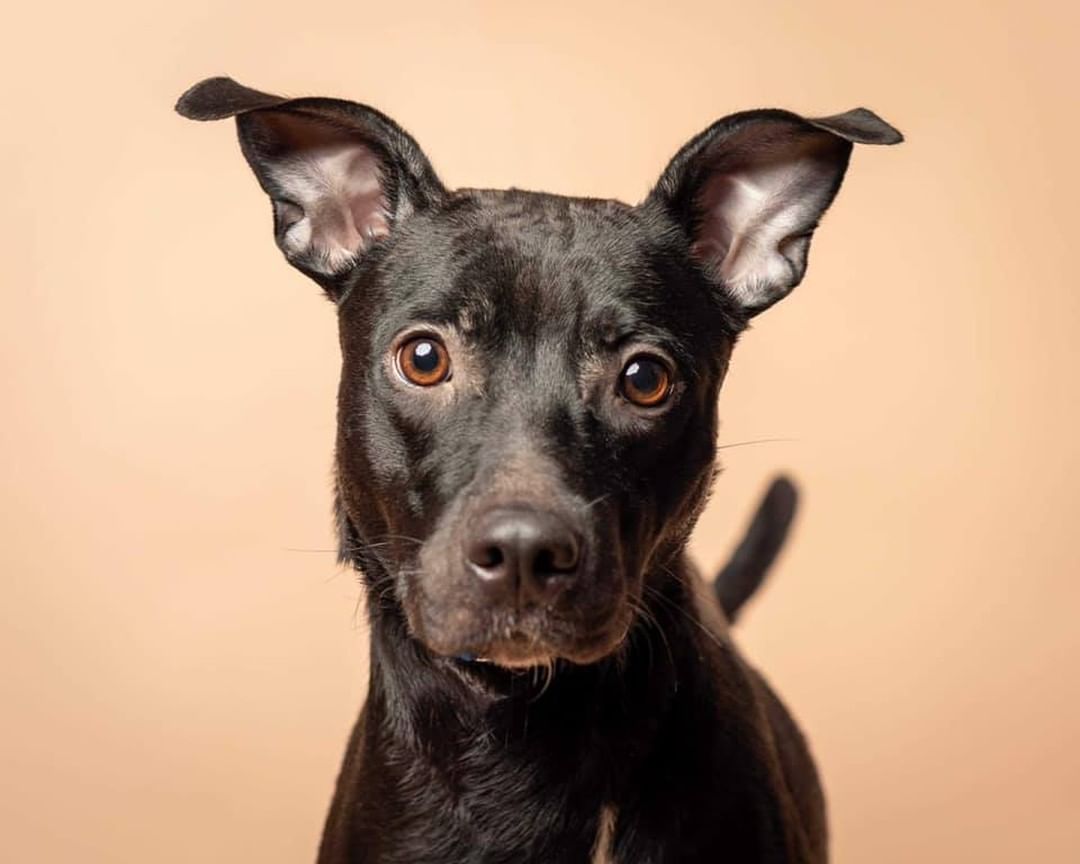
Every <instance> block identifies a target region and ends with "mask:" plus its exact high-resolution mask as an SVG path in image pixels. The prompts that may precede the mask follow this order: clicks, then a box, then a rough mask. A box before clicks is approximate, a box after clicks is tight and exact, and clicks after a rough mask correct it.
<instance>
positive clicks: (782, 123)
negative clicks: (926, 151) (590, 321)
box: [647, 108, 903, 314]
mask: <svg viewBox="0 0 1080 864" xmlns="http://www.w3.org/2000/svg"><path fill="white" fill-rule="evenodd" d="M902 140H903V136H902V135H901V134H900V133H899V132H898V131H897V130H896V129H894V128H893V127H892V126H890V125H889V124H888V123H886V122H885V121H884V120H882V119H881V118H880V117H878V116H877V115H876V114H874V113H873V112H872V111H869V110H867V109H866V108H856V109H854V110H852V111H848V112H846V113H844V114H837V115H835V116H832V117H822V118H817V119H806V118H803V117H800V116H798V115H797V114H792V113H790V112H788V111H780V110H775V109H767V110H758V111H746V112H743V113H739V114H732V115H730V116H728V117H725V118H723V119H722V120H719V121H717V122H716V123H714V124H713V125H712V126H710V127H709V128H708V129H706V130H705V131H704V132H702V133H700V134H699V135H697V136H696V137H695V138H693V139H692V140H691V141H689V142H688V143H687V144H686V145H685V146H684V147H683V148H682V149H681V150H680V151H679V152H678V153H677V154H676V155H675V157H674V158H673V159H672V160H671V162H670V163H669V164H668V166H667V169H666V170H665V171H664V173H663V175H662V176H661V177H660V180H659V182H658V183H657V185H656V187H655V188H654V189H653V190H652V192H651V193H650V194H649V198H648V199H647V204H649V205H658V206H661V207H663V208H664V209H665V210H666V211H667V212H668V213H669V214H670V215H672V216H673V217H674V218H675V219H676V221H677V222H678V223H679V224H680V225H681V226H682V227H683V229H684V230H685V231H686V232H687V235H688V241H689V244H690V253H691V255H692V256H693V258H694V259H695V260H696V261H697V262H698V263H699V264H700V265H701V267H702V268H703V270H704V272H705V274H706V275H707V276H708V277H709V279H710V280H712V281H713V282H714V283H716V284H717V285H718V286H720V287H721V289H722V290H725V291H726V292H727V293H729V294H730V295H731V296H732V297H733V298H734V299H735V300H736V302H738V303H739V304H740V305H741V306H742V307H743V308H744V309H745V310H746V312H747V313H748V314H756V313H758V312H760V311H762V310H763V309H766V308H767V307H769V306H771V305H772V304H773V303H775V302H776V301H777V300H779V299H781V298H782V297H784V296H785V295H786V294H788V293H789V292H790V291H791V290H792V289H793V288H794V287H795V286H796V285H798V284H799V282H800V281H801V280H802V278H803V274H804V272H805V271H806V259H807V252H808V251H809V248H810V237H811V235H812V234H813V232H814V229H815V228H816V227H817V224H818V221H819V220H820V218H821V216H822V214H823V213H824V212H825V210H826V209H827V208H828V206H829V205H830V204H831V203H832V200H833V198H834V197H835V196H836V193H837V191H838V190H839V189H840V183H841V181H842V180H843V178H844V172H845V170H846V169H847V164H848V159H849V158H850V156H851V148H852V144H853V143H858V144H898V143H900V142H901V141H902Z"/></svg>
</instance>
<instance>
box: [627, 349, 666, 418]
mask: <svg viewBox="0 0 1080 864" xmlns="http://www.w3.org/2000/svg"><path fill="white" fill-rule="evenodd" d="M619 387H620V392H621V393H622V395H623V396H625V397H626V399H627V400H629V401H630V402H633V403H634V404H635V405H639V406H641V407H642V408H655V407H656V406H657V405H662V404H663V403H664V402H666V401H667V398H668V396H670V395H671V372H670V370H669V369H668V366H667V364H666V363H665V362H664V361H663V360H660V359H659V358H657V357H649V356H648V355H645V354H640V355H638V356H637V357H633V358H631V359H630V362H629V363H627V364H626V366H625V367H624V368H623V371H622V377H621V380H620V382H619Z"/></svg>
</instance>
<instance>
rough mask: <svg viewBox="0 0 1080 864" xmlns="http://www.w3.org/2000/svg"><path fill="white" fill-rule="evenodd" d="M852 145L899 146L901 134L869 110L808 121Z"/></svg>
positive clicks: (860, 108) (846, 112)
mask: <svg viewBox="0 0 1080 864" xmlns="http://www.w3.org/2000/svg"><path fill="white" fill-rule="evenodd" d="M810 122H811V123H812V124H813V125H815V126H817V127H819V128H822V129H827V130H828V131H829V132H832V133H834V134H836V135H839V136H840V137H841V138H846V139H847V140H848V141H851V142H852V143H854V144H882V145H890V144H900V143H901V142H902V141H903V140H904V135H903V133H902V132H901V131H900V130H899V129H897V128H896V127H895V126H893V125H892V124H891V123H888V122H887V121H885V120H884V119H882V118H881V116H880V115H878V114H876V113H874V112H873V111H871V110H870V109H869V108H863V107H859V108H852V109H851V110H850V111H845V112H844V113H843V114H834V115H833V116H831V117H819V118H815V119H813V120H811V121H810Z"/></svg>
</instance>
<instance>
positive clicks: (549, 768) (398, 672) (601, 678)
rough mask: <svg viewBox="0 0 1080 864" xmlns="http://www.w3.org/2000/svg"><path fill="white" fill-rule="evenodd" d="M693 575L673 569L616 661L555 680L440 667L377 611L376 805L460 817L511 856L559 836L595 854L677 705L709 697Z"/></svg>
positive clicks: (372, 730) (387, 609)
mask: <svg viewBox="0 0 1080 864" xmlns="http://www.w3.org/2000/svg"><path fill="white" fill-rule="evenodd" d="M685 575H686V574H685V573H683V572H682V568H681V567H676V568H674V569H673V570H672V571H668V572H665V573H664V574H663V577H662V579H663V581H655V582H654V583H653V585H652V589H653V591H655V592H657V593H656V594H651V596H653V597H654V601H655V602H653V603H652V604H651V608H650V614H649V615H647V616H640V617H639V621H638V623H637V624H636V625H635V627H634V629H633V630H632V631H631V633H630V634H629V635H628V637H627V639H626V641H625V643H624V645H623V647H622V649H621V650H620V651H619V652H617V653H616V654H615V655H613V656H611V657H609V658H607V659H605V660H602V661H600V662H598V663H595V664H592V665H589V666H575V665H572V664H562V663H560V664H558V665H557V666H556V668H555V670H554V672H553V674H552V675H551V677H550V680H545V679H544V676H543V675H534V674H533V673H531V672H530V671H524V672H520V671H517V672H515V671H511V670H506V669H500V668H498V667H493V666H488V665H484V664H465V663H462V662H461V661H459V660H455V659H452V658H440V657H434V656H432V655H431V654H430V653H429V652H428V651H427V650H426V649H425V648H424V647H423V646H421V645H420V643H419V642H417V641H416V640H415V639H413V638H412V636H411V635H410V634H409V633H408V631H407V628H406V626H405V622H404V619H403V615H402V614H401V612H400V609H399V608H397V607H395V606H393V605H388V604H386V603H385V602H384V603H383V604H382V605H380V606H377V607H375V608H373V609H372V610H371V613H370V614H371V628H372V630H371V640H372V651H371V675H370V687H369V693H368V701H367V705H366V707H365V712H364V713H365V722H364V732H363V735H364V737H365V739H367V740H366V742H365V743H366V746H364V753H365V754H368V755H369V756H370V758H371V759H372V762H373V763H377V764H369V766H368V769H367V770H368V771H369V772H370V773H369V775H368V776H369V779H370V780H374V781H377V782H378V785H379V786H380V787H381V788H380V789H379V791H378V792H369V794H377V795H378V796H380V797H381V798H383V800H384V801H387V802H390V805H389V806H391V807H393V806H394V804H398V805H400V808H401V812H408V814H409V818H410V819H412V818H416V819H420V820H423V819H433V818H434V819H435V820H436V821H438V820H439V819H441V818H444V817H445V815H446V814H447V813H450V812H453V813H455V814H457V815H456V818H458V819H462V818H463V819H464V820H465V821H466V822H469V823H474V824H475V825H484V826H487V828H486V829H485V830H490V831H492V832H493V833H494V834H495V835H496V836H498V837H501V838H502V839H503V840H504V841H505V842H506V843H507V845H508V848H513V847H514V845H515V844H517V845H518V847H519V848H520V846H521V843H522V840H523V837H524V835H526V834H527V835H529V838H530V839H529V840H528V842H527V843H526V845H529V846H535V844H537V843H540V844H543V843H548V842H552V843H554V842H555V838H556V837H558V838H559V839H558V843H559V844H561V845H560V846H558V847H557V848H560V849H565V848H569V847H572V846H574V845H575V844H576V845H578V846H585V845H587V844H594V843H595V841H596V838H597V837H598V836H602V835H603V830H602V829H603V828H604V820H605V819H608V820H610V814H611V812H612V805H614V806H615V807H616V808H617V807H618V806H619V804H620V802H621V801H622V800H623V799H625V798H626V797H628V796H629V795H630V792H629V791H628V790H632V789H635V788H638V786H639V784H640V783H641V782H643V775H644V774H645V773H646V772H647V771H650V770H654V769H655V762H656V759H657V758H660V757H656V756H655V755H654V751H655V748H656V745H657V742H658V739H660V738H661V737H662V736H664V734H665V731H664V730H665V728H666V727H667V726H668V716H669V714H671V712H672V711H675V710H677V708H676V704H677V703H682V704H683V705H684V706H685V705H694V704H697V703H698V700H700V699H703V698H706V697H705V694H704V693H703V692H702V687H706V688H707V687H708V686H709V685H708V684H707V683H704V682H703V681H702V678H701V675H700V669H699V666H698V663H699V658H700V651H701V650H702V649H701V645H700V644H699V641H698V640H699V638H700V637H701V634H700V632H699V631H698V630H697V628H694V627H686V626H681V625H685V623H686V622H685V621H682V622H679V621H678V620H677V619H679V618H680V617H682V616H693V615H694V611H693V609H692V607H690V606H689V605H688V604H690V603H691V599H690V597H689V592H688V590H687V582H686V580H685V579H684V578H683V577H684V576H685ZM650 763H651V767H650ZM417 789H422V790H423V795H422V796H420V797H421V799H422V802H423V803H421V801H418V795H417V791H416V790H417ZM537 801H547V802H552V805H551V806H549V807H543V808H537V807H536V806H535V802H537ZM424 804H426V805H428V806H427V807H425V806H424ZM518 804H520V806H517V805H518ZM462 808H464V811H463V809H462ZM425 810H427V812H426V813H425V812H424V811H425ZM496 823H498V824H499V826H500V827H498V828H495V827H494V826H495V825H496ZM455 824H457V823H455ZM459 827H460V826H459ZM608 829H609V830H610V826H608ZM455 830H458V829H457V828H451V827H449V826H448V828H447V831H448V832H450V833H453V832H454V831H455ZM470 830H472V829H470ZM553 848H555V847H553ZM589 848H591V847H589ZM553 854H554V853H553ZM537 860H541V859H537ZM544 860H548V859H544ZM550 860H562V859H561V858H551V859H550ZM571 860H572V859H571Z"/></svg>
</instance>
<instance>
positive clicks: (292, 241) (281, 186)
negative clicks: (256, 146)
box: [258, 112, 390, 273]
mask: <svg viewBox="0 0 1080 864" xmlns="http://www.w3.org/2000/svg"><path fill="white" fill-rule="evenodd" d="M258 120H259V122H260V125H262V127H263V130H264V132H265V133H266V134H268V135H269V136H270V137H271V138H272V139H273V141H274V145H275V146H274V148H273V150H274V155H273V156H270V157H269V158H267V161H266V170H267V173H268V174H269V175H270V178H271V179H272V181H273V184H274V186H276V187H277V188H276V191H275V198H280V199H283V200H281V201H279V202H278V205H277V206H278V213H279V218H280V219H282V221H283V222H284V224H285V229H284V234H283V236H282V237H281V239H280V242H281V245H282V248H283V249H284V251H285V254H286V255H287V256H288V257H289V258H290V259H297V258H302V259H304V263H305V264H306V265H307V266H309V267H311V268H312V269H315V270H317V271H320V272H324V273H336V272H340V271H342V270H344V269H346V268H348V267H349V266H351V265H352V264H353V263H354V262H355V260H356V258H357V256H358V255H359V254H360V253H361V252H362V251H363V250H364V249H365V248H367V247H368V246H369V245H370V244H371V243H372V242H374V241H375V240H376V239H378V238H379V237H383V236H385V235H386V234H387V233H389V230H390V214H389V209H388V202H387V200H386V195H385V193H384V187H383V177H382V170H383V168H382V165H381V164H380V161H379V158H378V156H377V155H376V154H375V151H374V150H373V149H372V148H371V147H369V146H368V145H367V144H365V143H364V142H363V141H362V140H359V139H358V137H357V136H356V135H355V134H354V133H351V132H350V131H348V130H345V129H342V128H341V127H340V126H337V125H334V124H332V123H330V122H327V121H325V120H324V119H322V118H317V117H311V116H307V115H292V114H283V113H274V112H267V113H265V114H261V113H260V115H259V117H258Z"/></svg>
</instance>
